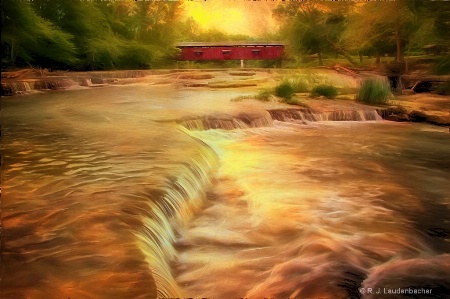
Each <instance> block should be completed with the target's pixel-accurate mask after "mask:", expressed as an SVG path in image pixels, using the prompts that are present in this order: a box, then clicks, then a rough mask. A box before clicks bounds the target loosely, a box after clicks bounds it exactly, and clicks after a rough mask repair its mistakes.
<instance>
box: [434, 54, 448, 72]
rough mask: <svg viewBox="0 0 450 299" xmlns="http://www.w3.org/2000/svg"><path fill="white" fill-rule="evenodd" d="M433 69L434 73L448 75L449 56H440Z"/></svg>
mask: <svg viewBox="0 0 450 299" xmlns="http://www.w3.org/2000/svg"><path fill="white" fill-rule="evenodd" d="M433 71H434V73H435V74H436V75H448V74H450V56H444V57H442V58H441V59H440V60H439V61H438V62H437V63H436V64H435V65H434V67H433Z"/></svg>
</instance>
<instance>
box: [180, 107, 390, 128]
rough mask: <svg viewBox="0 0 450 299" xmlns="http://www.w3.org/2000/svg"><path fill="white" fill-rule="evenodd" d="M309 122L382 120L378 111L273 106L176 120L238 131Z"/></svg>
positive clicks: (187, 124) (184, 124)
mask: <svg viewBox="0 0 450 299" xmlns="http://www.w3.org/2000/svg"><path fill="white" fill-rule="evenodd" d="M274 120H276V121H282V122H295V123H302V124H307V123H309V122H319V121H379V120H382V117H381V116H380V115H379V113H378V112H377V110H375V109H374V110H338V111H325V112H314V111H312V110H310V109H308V108H296V109H271V110H267V111H265V112H261V113H241V114H239V115H237V116H232V115H209V116H200V117H190V118H185V119H182V120H179V121H177V122H178V123H179V124H181V125H182V126H184V127H185V128H187V129H188V130H193V131H204V130H211V129H222V130H235V129H246V128H258V127H268V126H272V125H273V121H274Z"/></svg>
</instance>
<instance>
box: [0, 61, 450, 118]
mask: <svg viewBox="0 0 450 299" xmlns="http://www.w3.org/2000/svg"><path fill="white" fill-rule="evenodd" d="M289 76H300V77H302V78H303V79H304V80H305V81H306V82H308V84H309V85H311V86H313V85H317V84H322V83H325V84H330V85H333V86H336V87H337V88H339V90H340V95H339V96H338V97H337V98H336V99H334V100H329V99H323V98H311V97H310V95H309V93H303V94H297V95H296V98H297V99H298V100H300V102H301V105H303V106H306V107H308V108H309V109H311V111H313V112H315V113H321V112H329V111H343V110H345V111H361V110H370V109H376V111H377V112H378V114H379V115H380V116H381V117H382V118H383V119H386V120H390V121H398V122H424V123H430V124H433V125H439V126H450V97H449V96H445V95H438V94H433V93H417V94H405V95H400V96H396V97H395V98H393V99H392V100H391V101H390V102H389V104H388V105H386V106H376V107H373V106H367V105H364V104H361V103H357V102H355V100H354V99H355V93H356V90H357V89H358V87H359V84H360V83H361V81H362V80H363V79H364V78H366V77H368V76H371V74H343V73H339V72H338V71H336V70H329V69H307V70H305V69H302V70H284V69H245V70H240V69H239V70H236V69H232V70H231V69H230V70H227V69H217V70H128V71H96V72H64V71H56V72H48V71H47V70H37V69H27V70H20V71H16V72H4V73H2V84H1V95H2V96H15V95H20V94H28V93H34V92H46V91H51V90H69V89H85V88H104V87H107V86H117V85H130V84H147V85H174V86H176V87H177V88H193V89H198V88H201V89H212V90H215V89H230V90H234V89H236V88H244V89H246V91H249V90H254V91H255V94H256V93H257V91H258V90H260V89H261V88H268V87H273V86H275V85H276V83H277V82H279V81H280V80H282V79H283V78H285V77H289ZM247 98H249V97H248V96H247ZM250 98H251V96H250ZM272 100H273V101H275V102H276V101H278V100H277V99H276V98H274V99H272ZM280 105H281V106H286V105H285V104H280ZM289 106H291V105H289ZM294 107H295V106H294Z"/></svg>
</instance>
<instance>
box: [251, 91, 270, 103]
mask: <svg viewBox="0 0 450 299" xmlns="http://www.w3.org/2000/svg"><path fill="white" fill-rule="evenodd" d="M271 97H272V91H271V90H270V89H263V90H260V91H259V92H258V94H256V95H255V99H257V100H260V101H268V100H270V98H271Z"/></svg>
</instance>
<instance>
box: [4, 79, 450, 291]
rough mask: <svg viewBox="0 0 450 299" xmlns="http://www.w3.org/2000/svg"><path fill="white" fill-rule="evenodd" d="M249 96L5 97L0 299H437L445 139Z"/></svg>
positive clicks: (120, 90)
mask: <svg viewBox="0 0 450 299" xmlns="http://www.w3.org/2000/svg"><path fill="white" fill-rule="evenodd" d="M253 92H254V90H252V89H251V88H241V89H239V90H238V89H230V90H221V89H217V90H205V89H195V88H183V87H176V86H172V85H160V86H155V85H146V84H140V85H128V86H113V87H104V88H91V89H83V90H70V91H55V92H51V93H38V94H32V95H25V96H15V97H10V98H2V110H3V124H2V131H3V132H2V133H3V136H2V138H3V140H2V144H3V146H2V147H3V148H2V151H3V166H2V167H3V170H2V192H3V196H2V220H3V221H2V259H1V266H2V269H1V285H0V286H1V289H2V290H1V292H2V294H3V295H2V296H1V298H7V299H21V298H55V299H56V298H155V297H158V298H169V297H172V298H174V297H179V298H188V297H192V298H216V299H222V298H223V299H227V298H383V297H382V296H381V295H376V294H372V290H373V292H375V290H377V289H378V288H381V290H383V288H384V289H388V290H390V289H395V288H401V289H405V288H412V289H420V288H424V289H431V295H430V296H431V297H430V298H444V297H442V296H444V294H446V293H448V292H449V291H450V282H449V279H448V277H450V258H449V249H450V245H449V231H450V228H449V216H448V215H450V213H449V202H450V176H449V167H450V138H449V134H448V132H446V131H445V129H444V128H440V127H433V126H428V125H420V124H410V123H393V122H387V121H382V120H380V119H379V118H378V117H377V116H376V113H375V112H372V111H362V112H361V111H357V112H345V111H344V112H339V113H337V114H336V113H334V114H333V115H334V116H332V117H330V113H328V114H327V115H325V114H322V115H313V114H311V113H310V112H308V111H306V110H301V109H300V110H292V108H288V107H287V106H280V105H279V104H275V103H270V102H267V103H263V102H256V101H251V100H245V101H240V102H238V101H236V102H230V99H231V98H233V97H236V96H240V95H247V94H251V93H253ZM333 120H350V121H333ZM207 129H209V130H207ZM380 296H381V297H380ZM386 296H390V297H386V298H403V297H401V296H400V295H392V294H391V295H386ZM396 296H397V297H396ZM439 296H441V297H439ZM420 298H426V297H420Z"/></svg>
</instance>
